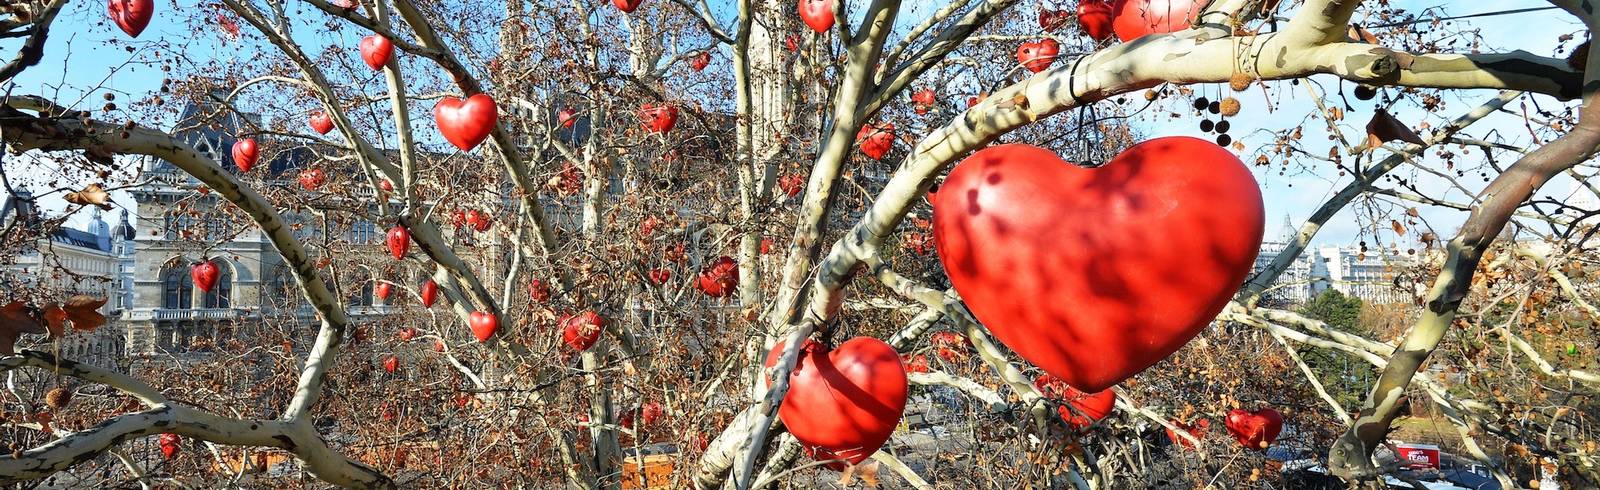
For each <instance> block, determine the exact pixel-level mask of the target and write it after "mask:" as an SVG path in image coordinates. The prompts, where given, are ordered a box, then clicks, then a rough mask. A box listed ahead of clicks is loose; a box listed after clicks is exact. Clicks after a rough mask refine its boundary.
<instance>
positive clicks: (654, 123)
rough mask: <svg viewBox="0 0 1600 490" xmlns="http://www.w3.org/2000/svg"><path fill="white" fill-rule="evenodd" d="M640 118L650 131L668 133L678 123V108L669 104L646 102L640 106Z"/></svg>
mask: <svg viewBox="0 0 1600 490" xmlns="http://www.w3.org/2000/svg"><path fill="white" fill-rule="evenodd" d="M639 118H640V119H643V120H644V127H645V129H648V130H650V132H652V133H662V134H666V133H667V132H668V131H672V128H673V126H677V125H678V108H677V107H674V106H671V105H668V104H661V105H651V104H645V105H644V106H642V107H640V108H639Z"/></svg>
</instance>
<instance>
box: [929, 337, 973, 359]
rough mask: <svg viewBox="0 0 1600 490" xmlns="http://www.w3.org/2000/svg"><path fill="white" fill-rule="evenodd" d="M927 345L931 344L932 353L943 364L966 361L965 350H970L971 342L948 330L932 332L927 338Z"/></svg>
mask: <svg viewBox="0 0 1600 490" xmlns="http://www.w3.org/2000/svg"><path fill="white" fill-rule="evenodd" d="M928 343H930V344H933V349H934V352H935V353H937V354H938V355H939V358H940V359H944V360H945V362H961V361H964V360H966V359H967V350H968V349H970V348H972V340H971V339H968V338H967V336H966V335H962V334H960V333H958V332H952V331H949V330H942V331H938V332H934V333H933V335H932V336H930V337H928Z"/></svg>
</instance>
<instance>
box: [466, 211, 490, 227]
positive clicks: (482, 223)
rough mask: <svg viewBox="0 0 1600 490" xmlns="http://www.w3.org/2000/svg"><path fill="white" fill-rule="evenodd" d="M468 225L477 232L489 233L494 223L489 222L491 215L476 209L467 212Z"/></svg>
mask: <svg viewBox="0 0 1600 490" xmlns="http://www.w3.org/2000/svg"><path fill="white" fill-rule="evenodd" d="M467 224H468V225H472V229H473V230H475V231H478V232H485V231H489V225H491V224H493V222H491V221H490V220H489V213H485V212H483V211H479V210H476V209H474V210H471V211H467Z"/></svg>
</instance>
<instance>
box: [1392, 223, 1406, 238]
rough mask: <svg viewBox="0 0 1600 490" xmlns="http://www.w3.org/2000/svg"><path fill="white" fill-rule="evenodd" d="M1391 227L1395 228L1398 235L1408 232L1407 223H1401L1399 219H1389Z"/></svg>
mask: <svg viewBox="0 0 1600 490" xmlns="http://www.w3.org/2000/svg"><path fill="white" fill-rule="evenodd" d="M1389 228H1393V229H1394V234H1396V235H1404V234H1406V227H1405V225H1402V224H1400V222H1399V221H1397V220H1389Z"/></svg>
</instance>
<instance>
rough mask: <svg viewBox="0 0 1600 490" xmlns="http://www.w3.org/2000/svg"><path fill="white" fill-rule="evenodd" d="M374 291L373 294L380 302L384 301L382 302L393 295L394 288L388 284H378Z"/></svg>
mask: <svg viewBox="0 0 1600 490" xmlns="http://www.w3.org/2000/svg"><path fill="white" fill-rule="evenodd" d="M375 289H376V290H375V291H374V294H377V295H378V299H381V300H384V301H388V300H389V296H390V295H392V294H394V288H393V287H392V286H390V285H389V283H387V282H380V283H378V287H377V288H375Z"/></svg>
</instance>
